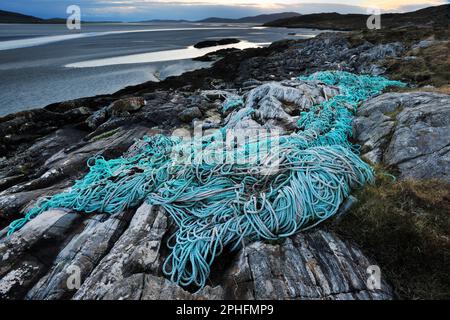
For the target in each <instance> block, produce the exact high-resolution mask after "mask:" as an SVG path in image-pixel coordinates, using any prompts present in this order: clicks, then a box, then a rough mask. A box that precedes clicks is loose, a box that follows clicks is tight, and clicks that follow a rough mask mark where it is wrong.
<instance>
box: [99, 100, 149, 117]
mask: <svg viewBox="0 0 450 320" xmlns="http://www.w3.org/2000/svg"><path fill="white" fill-rule="evenodd" d="M145 104H146V102H145V100H144V98H141V97H132V98H124V99H120V100H117V101H114V102H113V103H112V104H111V105H109V106H108V107H107V112H108V113H109V114H110V115H112V116H121V115H124V114H125V115H128V114H130V113H133V112H136V111H137V110H139V109H141V108H142V107H143V106H145Z"/></svg>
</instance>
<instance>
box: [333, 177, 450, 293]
mask: <svg viewBox="0 0 450 320" xmlns="http://www.w3.org/2000/svg"><path fill="white" fill-rule="evenodd" d="M356 196H357V198H358V199H359V202H358V204H356V205H355V206H354V207H353V208H352V209H351V210H350V212H349V213H348V214H347V215H346V216H345V217H344V218H343V219H342V221H340V222H339V223H338V224H336V225H333V224H329V228H331V229H333V231H335V232H336V233H338V234H339V235H341V236H343V237H345V238H348V239H350V240H352V241H354V242H356V243H357V244H358V245H359V246H360V247H361V248H362V249H363V250H364V252H365V253H367V254H369V255H371V256H372V258H373V259H374V260H375V261H376V262H377V263H379V264H380V266H382V272H383V274H384V276H385V277H386V278H387V279H388V280H389V281H390V283H391V284H392V285H393V287H394V289H395V290H396V293H397V295H398V296H399V298H402V299H449V298H450V183H446V182H442V181H437V180H426V181H424V180H421V181H413V180H406V181H395V180H394V179H393V178H392V176H390V175H389V174H387V173H386V172H384V171H383V170H381V169H377V182H376V183H375V184H374V185H369V186H367V187H366V188H364V189H362V190H360V191H359V192H357V194H356Z"/></svg>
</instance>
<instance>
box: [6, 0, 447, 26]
mask: <svg viewBox="0 0 450 320" xmlns="http://www.w3.org/2000/svg"><path fill="white" fill-rule="evenodd" d="M445 3H449V0H347V1H336V0H305V1H302V0H276V1H270V0H215V1H213V0H195V1H188V0H0V10H8V11H14V12H20V13H24V14H29V15H34V16H38V17H42V18H53V17H65V16H66V8H67V6H69V5H73V4H75V5H79V6H80V7H81V10H82V17H83V20H120V21H139V20H150V19H187V20H198V19H203V18H207V17H213V16H214V17H222V18H240V17H243V16H250V15H257V14H263V13H275V12H283V11H295V12H299V13H302V14H308V13H318V12H339V13H366V10H367V8H368V7H378V8H381V9H382V10H383V11H387V12H405V11H413V10H416V9H420V8H424V7H428V6H436V5H441V4H445Z"/></svg>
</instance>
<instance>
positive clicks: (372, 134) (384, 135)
mask: <svg viewBox="0 0 450 320" xmlns="http://www.w3.org/2000/svg"><path fill="white" fill-rule="evenodd" d="M449 120H450V96H449V95H445V94H439V93H430V92H410V93H386V94H383V95H380V96H378V97H376V98H373V99H371V100H369V101H367V102H365V103H364V104H363V105H362V106H361V107H360V109H359V110H358V114H357V117H356V118H355V120H354V123H353V124H354V136H355V138H356V139H357V140H358V142H359V143H360V144H361V145H362V153H363V156H365V157H366V158H367V159H369V160H370V161H372V162H374V163H384V164H386V165H388V166H392V167H396V168H398V169H399V171H400V176H401V177H403V178H406V177H409V178H417V179H421V178H439V179H443V180H447V181H449V180H450V174H449V172H450V161H449V159H450V153H449V152H450V122H449Z"/></svg>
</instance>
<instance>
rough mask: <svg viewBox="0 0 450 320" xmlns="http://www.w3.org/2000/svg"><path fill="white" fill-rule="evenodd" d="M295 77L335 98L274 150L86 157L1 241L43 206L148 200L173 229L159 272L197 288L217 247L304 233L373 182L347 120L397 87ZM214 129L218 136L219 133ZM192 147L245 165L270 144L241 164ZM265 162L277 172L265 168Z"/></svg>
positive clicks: (154, 144) (157, 145)
mask: <svg viewBox="0 0 450 320" xmlns="http://www.w3.org/2000/svg"><path fill="white" fill-rule="evenodd" d="M300 79H301V80H305V81H320V82H323V83H325V84H328V85H332V86H337V87H338V88H339V90H340V94H339V95H337V96H335V97H333V98H330V99H329V100H327V101H326V102H324V103H322V104H321V105H317V106H314V107H313V108H311V109H310V110H309V111H307V112H303V113H301V117H300V120H299V122H298V125H299V127H300V130H298V131H297V132H295V133H293V134H291V135H286V136H282V137H278V138H277V139H279V141H276V142H277V148H272V144H275V141H273V139H274V138H273V137H267V138H266V139H265V140H263V141H249V142H248V143H245V144H243V145H242V146H240V147H238V150H237V151H236V152H234V153H233V154H232V155H230V151H229V150H228V149H227V148H226V147H225V146H222V145H220V144H219V143H218V142H217V141H216V140H217V139H216V138H217V137H218V136H217V135H212V136H209V137H206V138H203V139H202V140H201V141H196V142H194V143H192V142H189V143H186V142H184V141H182V140H181V139H179V138H173V137H166V136H162V135H156V136H152V137H144V138H143V141H144V142H145V144H144V145H143V146H142V147H140V149H139V150H138V152H137V154H136V155H135V156H132V157H120V158H118V159H112V160H106V159H104V158H103V157H94V158H92V159H90V160H89V161H88V166H89V169H90V170H89V173H88V174H87V175H86V176H85V177H84V178H83V179H81V180H78V181H76V182H75V184H74V185H73V187H72V188H70V190H68V191H67V192H64V193H61V194H57V195H55V196H53V197H51V198H47V199H42V200H40V201H39V202H38V203H37V204H36V206H35V207H34V208H32V209H31V210H30V211H28V212H27V213H26V215H25V217H24V218H22V219H19V220H16V221H14V222H13V223H12V224H11V225H10V228H9V234H11V233H13V232H15V231H16V230H18V229H20V228H22V227H23V226H24V225H25V224H26V223H27V222H28V221H30V220H31V219H33V218H34V217H36V216H37V215H39V214H41V213H42V212H44V211H46V210H49V209H51V208H69V209H72V210H75V211H78V212H85V213H94V212H97V213H110V214H115V213H118V212H121V211H123V210H125V209H127V208H134V207H137V206H139V205H140V204H142V202H143V201H147V202H148V203H150V204H152V205H159V206H161V207H162V208H164V209H165V211H166V212H167V213H168V214H169V215H170V216H171V217H172V218H173V220H174V222H175V223H176V225H177V227H178V228H177V231H176V232H175V233H174V234H173V235H172V236H171V238H170V239H169V241H168V246H169V248H170V249H171V253H170V255H169V256H168V257H167V259H166V261H165V263H164V265H163V271H164V273H165V274H166V275H167V276H168V277H169V278H170V279H171V281H173V282H175V283H177V284H178V285H181V286H189V285H196V286H198V287H199V288H203V287H204V286H205V285H206V283H207V279H208V277H209V274H210V268H211V265H212V263H213V261H214V259H215V258H216V257H217V256H218V255H220V254H221V252H222V251H223V249H224V248H225V247H228V248H230V249H231V250H235V249H238V248H240V247H241V245H242V244H243V241H244V240H247V241H256V240H277V239H279V238H283V237H289V236H291V235H293V234H295V233H297V232H299V231H303V230H307V229H309V228H312V227H314V226H316V225H317V224H319V223H321V222H322V221H324V220H326V219H328V218H329V217H331V216H333V215H334V214H335V213H336V212H337V210H338V208H339V206H340V205H341V203H342V202H343V200H344V199H345V198H346V197H347V196H348V195H349V193H350V191H351V189H352V188H355V187H358V186H362V185H364V184H365V183H367V182H370V181H372V179H373V171H372V169H371V168H370V167H369V166H368V165H367V164H366V163H364V162H363V161H362V160H361V159H360V158H359V156H358V155H357V149H356V148H355V147H354V146H352V145H351V143H350V142H349V141H348V138H349V137H350V135H351V132H352V126H351V122H352V118H353V114H354V112H355V110H356V108H357V106H358V104H359V103H360V102H361V101H363V100H366V99H368V98H370V97H371V96H373V95H376V94H378V93H380V92H381V91H382V90H383V89H384V88H386V87H388V86H403V84H402V83H400V82H397V81H389V80H387V79H385V78H383V77H372V76H365V75H354V74H351V73H347V72H319V73H316V74H313V75H311V76H308V77H301V78H300ZM240 106H241V107H242V106H243V101H241V100H233V101H226V106H225V109H228V108H238V107H240ZM241 110H244V109H241ZM238 113H239V111H238ZM228 125H229V124H228ZM222 129H223V130H220V131H219V133H218V134H224V133H225V131H226V130H225V129H226V127H224V128H222ZM196 144H197V145H198V144H200V145H201V146H202V147H205V146H206V147H208V146H210V147H211V146H212V148H210V150H212V151H211V152H210V153H208V152H203V156H206V158H208V157H212V158H214V157H215V156H217V155H218V154H219V155H220V154H221V155H224V156H225V157H231V158H233V159H234V160H236V158H238V159H239V158H242V157H249V156H250V157H251V156H252V155H253V153H254V150H259V149H260V148H263V146H266V147H267V146H269V148H268V150H269V153H268V154H267V155H266V156H264V157H263V158H258V157H255V159H254V160H253V161H250V163H249V162H247V163H246V162H245V161H244V162H242V163H241V162H239V161H234V162H231V163H229V162H225V163H222V162H221V163H215V162H214V161H212V162H211V161H206V162H205V161H196V157H197V153H196V152H195V150H197V149H196V146H195V145H196ZM194 149H195V150H194ZM174 153H175V154H178V155H179V154H183V155H185V154H189V160H191V161H189V163H186V161H184V162H183V161H176V160H174V159H175V158H174V156H173V155H174ZM274 157H277V158H278V161H277V165H276V166H275V167H271V166H268V165H267V164H268V163H269V162H270V161H271V160H272V159H273V158H274ZM184 160H186V158H185V159H184ZM268 168H269V170H268Z"/></svg>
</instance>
